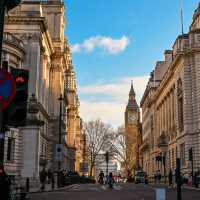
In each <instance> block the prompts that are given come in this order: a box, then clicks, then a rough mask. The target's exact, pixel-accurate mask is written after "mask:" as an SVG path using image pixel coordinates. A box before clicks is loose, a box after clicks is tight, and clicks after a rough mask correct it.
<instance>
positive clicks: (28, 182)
mask: <svg viewBox="0 0 200 200" xmlns="http://www.w3.org/2000/svg"><path fill="white" fill-rule="evenodd" d="M29 190H30V180H29V178H26V192H29Z"/></svg>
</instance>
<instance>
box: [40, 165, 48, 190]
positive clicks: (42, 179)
mask: <svg viewBox="0 0 200 200" xmlns="http://www.w3.org/2000/svg"><path fill="white" fill-rule="evenodd" d="M46 178H47V172H46V170H45V168H43V169H42V171H41V172H40V183H41V188H40V189H41V190H42V191H43V190H44V189H45V183H46Z"/></svg>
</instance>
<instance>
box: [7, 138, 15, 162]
mask: <svg viewBox="0 0 200 200" xmlns="http://www.w3.org/2000/svg"><path fill="white" fill-rule="evenodd" d="M14 152H15V139H14V138H8V146H7V160H8V161H14Z"/></svg>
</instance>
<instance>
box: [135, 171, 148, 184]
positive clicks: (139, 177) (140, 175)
mask: <svg viewBox="0 0 200 200" xmlns="http://www.w3.org/2000/svg"><path fill="white" fill-rule="evenodd" d="M135 183H136V184H138V183H145V184H148V177H147V173H146V172H143V171H138V172H137V173H136V175H135Z"/></svg>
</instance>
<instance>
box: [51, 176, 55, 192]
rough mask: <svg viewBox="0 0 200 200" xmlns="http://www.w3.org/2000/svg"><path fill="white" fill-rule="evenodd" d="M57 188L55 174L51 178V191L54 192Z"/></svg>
mask: <svg viewBox="0 0 200 200" xmlns="http://www.w3.org/2000/svg"><path fill="white" fill-rule="evenodd" d="M54 188H55V179H54V173H52V176H51V189H52V190H54Z"/></svg>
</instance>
